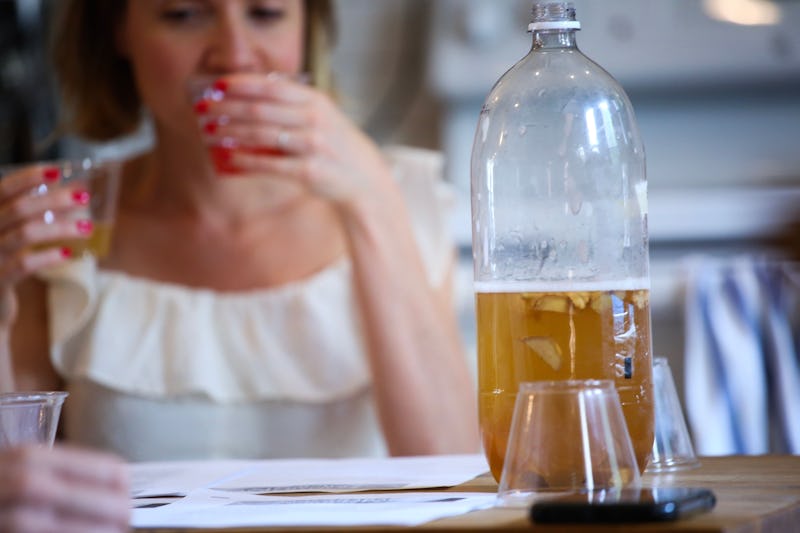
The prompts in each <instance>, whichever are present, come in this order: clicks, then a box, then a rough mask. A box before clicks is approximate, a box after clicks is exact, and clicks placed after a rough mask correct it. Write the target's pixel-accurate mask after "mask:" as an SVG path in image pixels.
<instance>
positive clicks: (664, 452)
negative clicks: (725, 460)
mask: <svg viewBox="0 0 800 533" xmlns="http://www.w3.org/2000/svg"><path fill="white" fill-rule="evenodd" d="M653 391H654V394H655V402H654V404H655V418H656V425H655V426H656V427H655V438H654V439H653V450H652V452H651V455H650V461H649V462H648V464H647V467H646V468H645V472H646V473H655V474H657V473H662V472H674V471H677V470H686V469H690V468H696V467H698V466H700V461H698V460H697V456H696V455H695V453H694V446H693V445H692V440H691V438H690V437H689V430H688V429H687V427H686V419H685V418H684V416H683V410H682V409H681V402H680V399H679V398H678V391H677V389H676V388H675V380H674V379H673V377H672V370H671V369H670V366H669V362H668V361H667V359H666V358H665V357H655V358H653Z"/></svg>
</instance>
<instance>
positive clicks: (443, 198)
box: [383, 146, 455, 287]
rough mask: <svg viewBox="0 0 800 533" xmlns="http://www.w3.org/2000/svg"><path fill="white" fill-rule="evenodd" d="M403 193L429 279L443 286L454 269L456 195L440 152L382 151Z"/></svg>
mask: <svg viewBox="0 0 800 533" xmlns="http://www.w3.org/2000/svg"><path fill="white" fill-rule="evenodd" d="M383 153H384V156H385V157H386V159H387V161H388V162H389V165H390V166H391V168H392V171H393V172H394V176H395V179H396V180H397V183H398V185H399V187H400V190H401V191H402V192H403V196H404V198H405V201H406V205H407V206H408V211H409V215H410V217H411V226H412V230H413V231H414V236H415V238H416V243H417V247H418V248H419V251H420V255H421V256H422V259H423V261H424V263H425V268H426V271H427V275H428V281H429V282H430V284H431V285H432V286H434V287H440V286H441V285H442V283H444V281H445V279H446V277H447V276H448V275H449V274H450V272H451V270H452V268H453V261H454V259H455V256H454V253H455V251H454V248H453V237H452V228H451V220H450V219H451V216H452V212H453V208H454V204H455V197H454V195H453V191H452V189H451V187H450V185H449V184H448V183H447V182H445V181H444V180H443V179H442V172H443V168H444V158H443V156H442V154H441V152H437V151H433V150H425V149H423V148H411V147H408V146H390V147H386V148H384V150H383Z"/></svg>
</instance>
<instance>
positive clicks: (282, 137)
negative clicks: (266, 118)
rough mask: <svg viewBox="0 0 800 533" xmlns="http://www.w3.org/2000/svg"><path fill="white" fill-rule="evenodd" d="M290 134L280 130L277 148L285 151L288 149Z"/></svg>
mask: <svg viewBox="0 0 800 533" xmlns="http://www.w3.org/2000/svg"><path fill="white" fill-rule="evenodd" d="M289 136H290V133H289V132H288V131H287V130H281V131H280V133H278V148H280V149H282V150H286V149H287V148H288V147H289Z"/></svg>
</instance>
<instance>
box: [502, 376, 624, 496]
mask: <svg viewBox="0 0 800 533" xmlns="http://www.w3.org/2000/svg"><path fill="white" fill-rule="evenodd" d="M639 484H640V476H639V467H638V465H637V463H636V456H635V455H634V452H633V445H632V443H631V438H630V435H629V433H628V429H627V426H626V424H625V419H624V417H623V414H622V407H621V405H620V401H619V395H618V394H617V390H616V388H615V387H614V383H613V382H612V381H611V380H566V381H542V382H526V383H521V384H520V386H519V392H518V393H517V397H516V402H515V404H514V414H513V417H512V420H511V430H510V433H509V439H508V448H507V451H506V458H505V462H504V464H503V472H502V475H501V478H500V485H499V489H498V495H497V505H498V506H502V507H521V506H527V505H529V504H530V503H531V502H533V501H535V500H537V499H541V498H549V497H555V496H559V495H563V494H569V493H576V492H587V491H597V490H608V489H611V490H615V489H622V488H624V487H636V486H638V485H639Z"/></svg>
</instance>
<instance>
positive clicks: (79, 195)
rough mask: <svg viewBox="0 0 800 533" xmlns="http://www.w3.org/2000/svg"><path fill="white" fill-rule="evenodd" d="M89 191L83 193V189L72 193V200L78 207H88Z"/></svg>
mask: <svg viewBox="0 0 800 533" xmlns="http://www.w3.org/2000/svg"><path fill="white" fill-rule="evenodd" d="M89 198H90V197H89V191H85V190H83V189H78V190H77V191H72V199H73V200H74V201H75V203H76V204H78V205H88V204H89Z"/></svg>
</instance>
